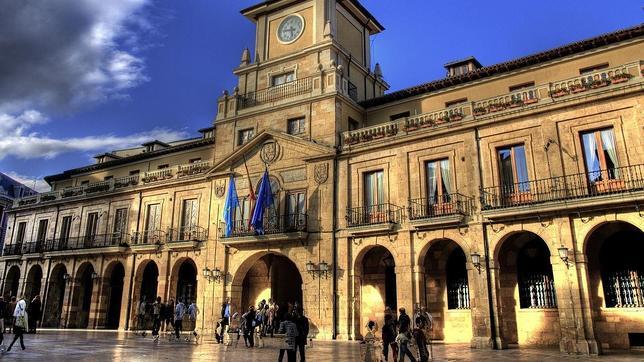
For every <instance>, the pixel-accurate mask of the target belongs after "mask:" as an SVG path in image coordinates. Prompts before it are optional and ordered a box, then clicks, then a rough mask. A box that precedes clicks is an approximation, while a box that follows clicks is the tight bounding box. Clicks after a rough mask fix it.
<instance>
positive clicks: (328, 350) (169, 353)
mask: <svg viewBox="0 0 644 362" xmlns="http://www.w3.org/2000/svg"><path fill="white" fill-rule="evenodd" d="M10 337H12V335H9V334H5V346H7V345H8V342H9V341H7V339H9V338H10ZM275 342H276V341H275ZM25 344H26V346H27V349H26V350H25V351H22V350H21V349H20V346H19V344H18V345H14V347H13V349H12V350H11V352H8V353H5V354H4V355H2V356H1V357H0V360H2V361H46V362H51V361H114V360H116V361H234V362H246V361H277V355H278V353H279V351H278V350H276V349H275V347H270V346H267V347H265V348H255V349H247V348H245V347H244V346H243V341H240V344H239V346H238V347H237V348H232V347H224V346H222V345H218V344H216V343H215V342H214V341H212V339H208V338H206V340H205V341H202V343H200V344H199V345H195V344H194V342H193V343H188V342H185V341H182V342H169V341H168V340H167V339H162V340H161V341H160V342H158V343H154V342H153V341H152V339H151V338H150V336H149V334H148V336H147V337H145V338H143V337H140V336H136V335H134V334H131V333H123V332H121V333H117V332H108V331H70V330H43V331H41V332H39V333H38V334H36V335H33V334H29V335H26V336H25ZM269 344H275V343H269ZM433 350H434V356H435V361H495V362H500V361H513V362H516V361H572V360H579V361H588V360H601V361H611V362H612V361H643V360H644V353H628V352H625V351H622V352H612V353H609V354H606V355H603V356H601V357H596V356H595V357H587V356H572V355H566V354H561V353H559V351H557V350H553V349H508V350H503V351H490V350H473V349H470V348H469V347H468V346H467V345H442V344H439V345H435V346H434V348H433ZM307 359H308V360H309V361H314V362H325V361H329V362H331V361H333V362H338V361H359V360H360V344H359V343H358V342H351V341H349V342H346V341H314V343H313V345H312V347H311V348H309V349H307ZM284 361H286V358H284Z"/></svg>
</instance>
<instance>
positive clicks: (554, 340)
mask: <svg viewBox="0 0 644 362" xmlns="http://www.w3.org/2000/svg"><path fill="white" fill-rule="evenodd" d="M497 262H498V269H497V270H496V272H497V273H498V274H497V278H496V279H497V290H498V296H497V298H498V304H499V309H500V311H499V320H500V326H499V328H500V329H501V334H502V337H503V339H504V342H505V343H507V344H509V345H516V344H518V345H553V346H556V345H559V342H560V337H561V327H560V325H559V312H558V310H557V295H556V291H555V283H554V277H553V273H552V265H551V262H550V250H549V249H548V245H547V244H546V242H545V241H544V240H543V239H541V238H540V237H539V236H538V235H536V234H533V233H530V232H518V233H514V234H512V235H509V236H508V237H506V238H505V240H504V241H502V244H501V245H500V246H499V248H498V253H497Z"/></svg>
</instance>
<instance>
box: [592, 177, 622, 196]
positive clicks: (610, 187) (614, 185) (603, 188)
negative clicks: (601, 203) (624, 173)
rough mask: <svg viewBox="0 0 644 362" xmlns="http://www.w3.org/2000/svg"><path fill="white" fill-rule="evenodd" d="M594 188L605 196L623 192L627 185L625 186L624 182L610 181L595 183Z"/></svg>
mask: <svg viewBox="0 0 644 362" xmlns="http://www.w3.org/2000/svg"><path fill="white" fill-rule="evenodd" d="M593 188H594V190H595V192H596V193H598V194H604V193H608V192H616V191H622V190H624V188H626V185H625V184H624V180H619V179H608V180H601V181H595V182H594V183H593Z"/></svg>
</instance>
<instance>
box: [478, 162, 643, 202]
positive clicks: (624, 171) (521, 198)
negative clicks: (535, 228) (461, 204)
mask: <svg viewBox="0 0 644 362" xmlns="http://www.w3.org/2000/svg"><path fill="white" fill-rule="evenodd" d="M640 190H644V165H634V166H625V167H618V168H614V169H610V170H600V171H593V172H585V173H579V174H573V175H567V176H560V177H551V178H546V179H541V180H534V181H527V182H521V183H515V184H508V185H503V186H494V187H486V188H483V189H482V190H481V204H482V208H483V210H490V209H501V208H507V207H514V206H526V205H535V204H540V203H545V202H552V201H563V200H577V199H585V198H591V197H597V196H606V195H619V194H623V193H625V192H633V191H640Z"/></svg>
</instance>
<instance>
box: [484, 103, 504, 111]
mask: <svg viewBox="0 0 644 362" xmlns="http://www.w3.org/2000/svg"><path fill="white" fill-rule="evenodd" d="M506 108H507V105H506V104H505V103H493V104H490V105H489V106H488V110H489V111H490V112H498V111H502V110H504V109H506Z"/></svg>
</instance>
